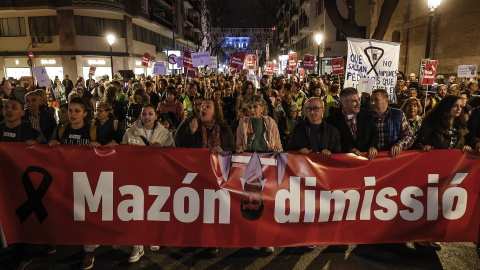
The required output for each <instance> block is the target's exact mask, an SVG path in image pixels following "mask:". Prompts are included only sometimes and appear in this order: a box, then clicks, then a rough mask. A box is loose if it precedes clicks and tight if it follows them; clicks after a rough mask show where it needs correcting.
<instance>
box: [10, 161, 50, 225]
mask: <svg viewBox="0 0 480 270" xmlns="http://www.w3.org/2000/svg"><path fill="white" fill-rule="evenodd" d="M32 172H37V173H41V174H43V179H42V182H41V183H40V185H39V186H38V188H37V189H35V187H34V186H33V184H32V180H31V179H30V176H29V174H30V173H32ZM52 179H53V178H52V175H51V174H50V173H49V172H48V171H47V170H45V169H44V168H41V167H37V166H30V167H28V168H27V170H25V172H24V173H23V175H22V184H23V188H24V189H25V193H26V194H27V197H28V199H27V201H26V202H24V203H23V204H22V205H20V207H18V208H17V209H16V210H15V213H16V214H17V216H18V217H19V218H20V223H23V222H24V221H25V220H26V219H27V218H28V217H29V216H30V215H31V214H32V213H33V212H35V215H36V216H37V219H38V221H39V222H40V224H42V223H43V222H44V221H45V219H46V218H47V216H48V212H47V209H45V206H44V205H43V203H42V199H43V197H44V196H45V194H46V193H47V190H48V188H49V187H50V184H52Z"/></svg>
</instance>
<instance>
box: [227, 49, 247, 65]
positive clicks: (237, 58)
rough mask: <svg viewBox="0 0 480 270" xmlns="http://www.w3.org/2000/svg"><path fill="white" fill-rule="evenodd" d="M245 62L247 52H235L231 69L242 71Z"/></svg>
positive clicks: (231, 60)
mask: <svg viewBox="0 0 480 270" xmlns="http://www.w3.org/2000/svg"><path fill="white" fill-rule="evenodd" d="M244 62H245V52H235V53H233V55H232V59H230V67H231V68H234V69H242V68H243V63H244Z"/></svg>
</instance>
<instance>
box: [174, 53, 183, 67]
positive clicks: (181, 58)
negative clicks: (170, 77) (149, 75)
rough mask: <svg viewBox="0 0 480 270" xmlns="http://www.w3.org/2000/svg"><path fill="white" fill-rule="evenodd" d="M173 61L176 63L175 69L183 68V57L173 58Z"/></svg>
mask: <svg viewBox="0 0 480 270" xmlns="http://www.w3.org/2000/svg"><path fill="white" fill-rule="evenodd" d="M175 60H176V61H177V67H178V68H182V67H183V55H180V56H177V57H176V58H175Z"/></svg>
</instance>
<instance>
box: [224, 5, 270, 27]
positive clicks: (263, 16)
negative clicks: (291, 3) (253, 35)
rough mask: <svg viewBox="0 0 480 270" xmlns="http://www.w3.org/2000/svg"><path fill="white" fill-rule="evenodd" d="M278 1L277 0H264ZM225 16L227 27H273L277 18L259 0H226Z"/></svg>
mask: <svg viewBox="0 0 480 270" xmlns="http://www.w3.org/2000/svg"><path fill="white" fill-rule="evenodd" d="M264 1H266V2H267V3H269V1H272V2H276V1H277V0H264ZM222 3H223V4H224V6H223V7H222V8H225V15H226V16H225V18H224V19H223V20H222V26H221V27H225V28H271V27H272V26H274V25H275V19H274V18H273V17H272V16H270V15H269V14H268V13H267V12H266V11H265V10H264V9H263V8H262V6H261V4H259V2H258V0H225V1H222Z"/></svg>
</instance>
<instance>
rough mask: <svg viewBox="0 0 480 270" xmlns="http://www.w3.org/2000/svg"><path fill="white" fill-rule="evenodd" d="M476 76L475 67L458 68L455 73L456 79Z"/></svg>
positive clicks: (462, 66) (464, 66)
mask: <svg viewBox="0 0 480 270" xmlns="http://www.w3.org/2000/svg"><path fill="white" fill-rule="evenodd" d="M476 75H477V65H460V66H458V72H457V77H458V78H467V77H476Z"/></svg>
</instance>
